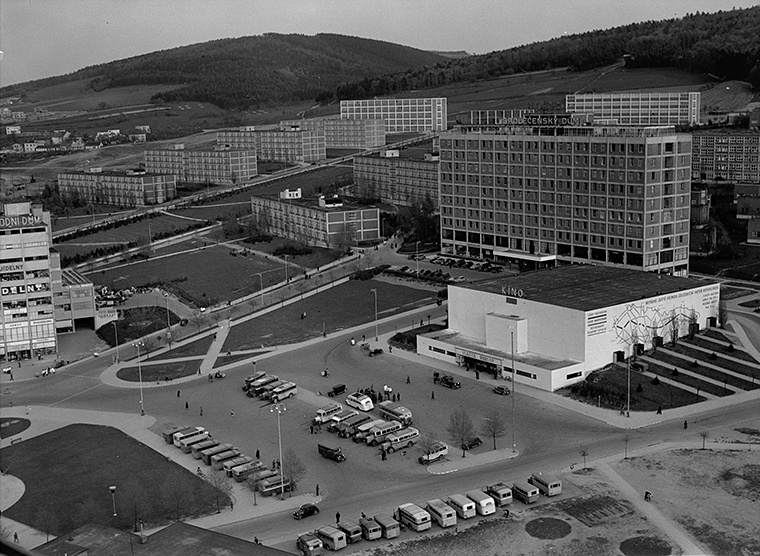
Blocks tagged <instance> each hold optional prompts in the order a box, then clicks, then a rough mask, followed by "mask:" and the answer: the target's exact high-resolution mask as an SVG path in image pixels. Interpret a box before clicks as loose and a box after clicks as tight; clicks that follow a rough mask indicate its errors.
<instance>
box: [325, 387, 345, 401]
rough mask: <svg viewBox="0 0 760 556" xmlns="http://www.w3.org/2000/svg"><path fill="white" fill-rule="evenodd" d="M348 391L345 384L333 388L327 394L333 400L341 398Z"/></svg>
mask: <svg viewBox="0 0 760 556" xmlns="http://www.w3.org/2000/svg"><path fill="white" fill-rule="evenodd" d="M345 391H346V385H345V384H336V385H335V386H333V387H332V389H331V390H330V391H329V392H328V393H327V395H328V396H330V397H331V398H332V397H333V396H340V395H341V394H342V393H343V392H345Z"/></svg>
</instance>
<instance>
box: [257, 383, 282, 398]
mask: <svg viewBox="0 0 760 556" xmlns="http://www.w3.org/2000/svg"><path fill="white" fill-rule="evenodd" d="M283 384H285V381H284V380H277V381H275V382H270V383H269V384H267V385H266V386H262V388H261V392H260V393H259V398H261V399H262V400H268V399H269V398H271V397H272V392H274V391H275V389H277V388H279V387H280V386H282V385H283Z"/></svg>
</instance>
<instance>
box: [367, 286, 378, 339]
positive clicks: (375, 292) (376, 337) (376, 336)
mask: <svg viewBox="0 0 760 556" xmlns="http://www.w3.org/2000/svg"><path fill="white" fill-rule="evenodd" d="M369 291H370V292H372V293H373V294H375V341H376V342H377V339H378V334H377V288H372V289H371V290H369Z"/></svg>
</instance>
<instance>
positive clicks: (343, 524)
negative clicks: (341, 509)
mask: <svg viewBox="0 0 760 556" xmlns="http://www.w3.org/2000/svg"><path fill="white" fill-rule="evenodd" d="M338 528H339V529H340V530H341V531H343V532H344V533H345V534H346V542H347V543H348V544H354V543H355V542H359V541H360V540H362V528H361V527H359V525H358V524H357V523H354V522H353V521H349V520H348V519H346V520H341V521H340V523H339V524H338Z"/></svg>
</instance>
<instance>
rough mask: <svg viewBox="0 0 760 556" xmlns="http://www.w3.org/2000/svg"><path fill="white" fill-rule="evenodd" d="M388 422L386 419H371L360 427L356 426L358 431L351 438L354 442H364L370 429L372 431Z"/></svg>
mask: <svg viewBox="0 0 760 556" xmlns="http://www.w3.org/2000/svg"><path fill="white" fill-rule="evenodd" d="M386 422H387V421H386V420H385V419H375V420H374V421H369V422H367V423H364V424H362V425H359V426H358V427H356V432H355V433H354V435H353V436H352V437H351V440H353V441H354V442H364V439H365V438H367V435H368V434H369V431H371V430H372V429H374V428H375V427H379V426H380V425H382V424H383V423H386Z"/></svg>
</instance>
